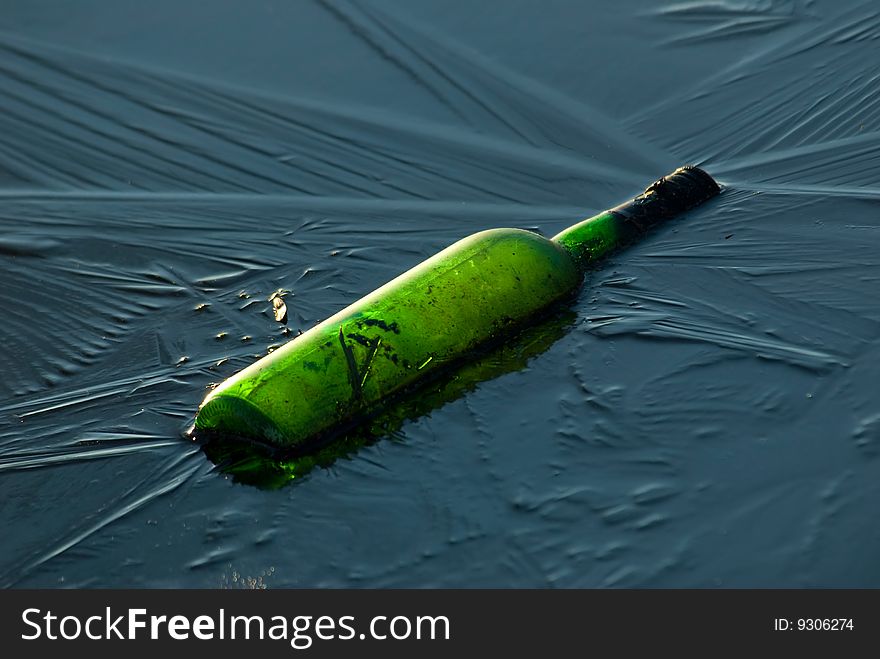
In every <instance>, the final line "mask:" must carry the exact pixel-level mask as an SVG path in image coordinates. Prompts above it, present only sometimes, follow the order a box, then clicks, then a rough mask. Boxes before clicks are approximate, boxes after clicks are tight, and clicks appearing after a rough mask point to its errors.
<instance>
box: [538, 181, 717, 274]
mask: <svg viewBox="0 0 880 659" xmlns="http://www.w3.org/2000/svg"><path fill="white" fill-rule="evenodd" d="M720 191H721V188H720V187H719V186H718V183H716V182H715V180H714V179H713V178H712V177H711V176H709V175H708V174H707V173H706V172H704V171H703V170H702V169H699V168H697V167H692V166H685V167H680V168H678V169H676V170H675V171H674V172H672V173H671V174H669V175H668V176H664V177H663V178H661V179H660V180H659V181H655V182H654V183H652V184H651V185H650V186H648V188H647V189H646V190H645V191H644V192H643V193H642V194H640V195H639V196H638V197H636V198H635V199H632V200H631V201H628V202H626V203H624V204H621V205H620V206H616V207H614V208H611V209H609V210H607V211H604V212H602V213H599V214H598V215H595V216H593V217H591V218H588V219H586V220H583V221H582V222H579V223H577V224H575V225H573V226H570V227H568V228H567V229H564V230H563V231H561V232H560V233H558V234H557V235H555V236H554V237H553V240H554V241H556V242H558V243H559V244H560V245H562V247H564V248H565V249H566V250H567V251H568V252H569V253H571V255H572V256H573V257H574V258H575V261H576V262H577V263H578V265H579V266H580V267H581V269H586V268H588V267H589V266H590V265H591V264H592V263H594V262H595V261H597V260H599V259H601V258H603V257H605V256H607V255H608V254H610V253H611V252H613V251H615V250H617V249H620V248H622V247H625V246H626V245H629V244H630V243H632V242H634V241H635V240H636V239H638V238H639V237H641V236H642V235H643V234H644V233H646V232H647V231H649V230H650V229H651V228H652V227H654V226H656V225H657V224H660V223H662V222H663V221H665V220H667V219H669V218H672V217H675V216H677V215H680V214H681V213H683V212H685V211H687V210H689V209H691V208H693V207H694V206H697V205H698V204H701V203H702V202H704V201H706V200H707V199H710V198H711V197H714V196H715V195H717V194H718V193H719V192H720Z"/></svg>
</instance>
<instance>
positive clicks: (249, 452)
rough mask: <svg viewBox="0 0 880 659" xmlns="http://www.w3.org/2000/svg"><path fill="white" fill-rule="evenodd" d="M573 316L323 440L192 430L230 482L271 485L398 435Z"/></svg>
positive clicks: (546, 323) (522, 363)
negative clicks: (281, 440) (283, 441)
mask: <svg viewBox="0 0 880 659" xmlns="http://www.w3.org/2000/svg"><path fill="white" fill-rule="evenodd" d="M575 321H576V314H575V313H574V312H573V311H571V310H570V309H567V308H563V309H557V310H555V311H554V312H553V313H552V314H551V315H550V316H548V317H546V318H544V319H543V320H541V321H539V322H538V323H537V324H535V325H532V326H530V327H528V328H526V329H524V330H522V331H521V332H519V333H517V334H515V335H514V337H513V338H512V339H508V340H507V341H505V342H503V343H501V344H500V345H495V346H494V347H491V348H488V349H484V350H481V351H479V352H478V353H477V354H476V355H475V356H474V357H473V358H472V359H469V360H467V361H462V362H461V363H458V364H455V365H454V366H452V367H451V368H449V369H447V370H446V371H445V372H443V373H442V374H440V375H438V376H437V377H435V378H433V379H431V380H429V381H428V382H426V383H425V384H422V385H421V386H419V387H418V388H416V389H413V390H412V391H408V392H407V393H406V394H405V395H403V396H399V397H398V398H396V399H395V400H393V401H392V402H391V404H390V405H388V406H387V407H385V408H383V409H382V410H381V411H380V412H378V413H377V414H375V415H373V416H367V417H364V418H361V419H358V420H357V422H356V424H355V425H354V426H353V428H352V429H350V430H349V431H348V432H342V433H340V434H338V435H337V436H335V438H334V439H332V440H331V441H329V442H324V443H321V442H318V443H316V444H309V445H308V446H307V447H297V448H293V449H277V448H275V447H272V446H269V445H266V444H261V443H254V442H245V441H242V440H241V439H239V438H234V437H230V436H228V435H222V434H218V433H204V432H201V433H200V432H199V430H198V429H196V430H195V431H194V437H195V439H196V440H198V441H200V442H201V444H202V449H203V450H204V452H205V454H206V455H207V457H208V458H209V459H210V460H211V461H212V462H213V463H214V464H215V465H216V466H217V469H218V470H219V471H221V472H222V473H224V474H227V475H228V476H229V477H231V478H232V479H233V480H234V481H235V482H238V483H243V484H247V485H254V486H257V487H260V488H264V489H275V488H279V487H282V486H284V485H287V484H288V483H290V482H292V481H296V480H298V479H300V478H302V477H303V476H305V475H306V474H308V473H309V472H310V471H312V470H313V469H315V468H321V467H328V466H330V465H332V464H333V463H334V462H335V461H336V460H340V459H346V458H349V457H350V456H352V455H353V454H354V453H356V452H357V451H358V449H360V448H362V447H364V446H367V445H369V444H372V443H373V442H375V441H377V440H379V439H383V438H386V439H387V438H390V439H394V438H401V437H402V428H403V427H404V425H405V423H406V422H407V421H409V420H415V419H418V418H420V417H423V416H425V415H427V414H430V413H431V412H432V411H434V410H437V409H439V408H441V407H442V406H443V405H445V404H446V403H449V402H452V401H454V400H457V399H459V398H461V397H462V396H464V395H465V394H466V393H468V392H469V391H472V390H474V389H475V388H476V387H477V386H478V385H479V384H480V383H482V382H486V381H489V380H492V379H494V378H497V377H499V376H501V375H504V374H505V373H512V372H515V371H519V370H522V369H524V368H525V367H526V366H527V364H528V362H529V360H531V359H532V358H534V357H536V356H537V355H540V354H541V353H543V352H545V351H546V350H547V349H549V348H550V346H552V345H553V344H554V343H555V342H556V341H557V340H559V339H560V338H561V337H562V336H564V335H565V333H566V332H567V331H568V329H569V328H570V327H571V326H572V325H573V324H574V322H575Z"/></svg>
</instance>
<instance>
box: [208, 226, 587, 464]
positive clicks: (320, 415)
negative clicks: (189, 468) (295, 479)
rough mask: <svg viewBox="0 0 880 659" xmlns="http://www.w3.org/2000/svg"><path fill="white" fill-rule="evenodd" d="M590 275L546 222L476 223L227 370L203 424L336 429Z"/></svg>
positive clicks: (268, 437) (267, 436)
mask: <svg viewBox="0 0 880 659" xmlns="http://www.w3.org/2000/svg"><path fill="white" fill-rule="evenodd" d="M582 276H583V275H582V272H581V270H580V269H579V268H578V266H577V263H576V260H575V258H574V257H573V256H572V254H571V253H570V252H569V251H568V250H566V249H565V248H564V247H562V246H561V245H560V244H559V243H557V242H555V241H553V240H549V239H547V238H544V237H542V236H540V235H538V234H535V233H532V232H529V231H523V230H520V229H491V230H488V231H482V232H479V233H476V234H473V235H472V236H469V237H467V238H464V239H462V240H460V241H458V242H457V243H455V244H454V245H451V246H450V247H448V248H446V249H445V250H443V251H442V252H440V253H438V254H436V255H435V256H433V257H431V258H429V259H428V260H426V261H424V262H422V263H420V264H419V265H417V266H415V267H414V268H412V269H411V270H409V271H407V272H405V273H404V274H402V275H400V276H399V277H397V278H396V279H394V280H392V281H390V282H388V283H387V284H385V285H384V286H382V287H381V288H379V289H377V290H375V291H374V292H372V293H371V294H369V295H367V296H365V297H363V298H361V299H360V300H358V301H357V302H355V303H353V304H351V305H350V306H348V307H346V308H345V309H343V310H342V311H340V312H339V313H337V314H336V315H334V316H332V317H331V318H328V319H327V320H325V321H323V322H322V323H320V324H318V325H316V326H315V327H313V328H311V329H310V330H308V331H307V332H305V333H303V334H301V335H300V336H298V337H296V338H295V339H293V340H291V341H290V342H288V343H287V344H285V345H284V346H282V347H281V348H279V349H278V350H275V351H274V352H272V353H270V354H269V355H267V356H266V357H264V358H262V359H260V360H259V361H257V362H256V363H254V364H252V365H251V366H249V367H247V368H245V369H244V370H242V371H241V372H239V373H238V374H236V375H234V376H232V377H231V378H229V379H228V380H226V381H225V382H223V383H222V384H221V385H219V386H218V387H217V388H216V389H214V390H213V391H212V392H210V393H209V395H208V396H207V397H206V398H205V400H204V402H203V403H202V405H201V407H200V409H199V412H198V414H197V416H196V424H195V425H196V428H198V429H200V430H211V431H218V432H222V433H225V434H231V435H238V436H243V437H247V438H249V439H255V440H259V441H263V442H267V443H269V444H272V445H276V446H285V447H292V446H298V445H301V444H303V443H305V442H308V441H310V440H312V439H315V438H318V437H320V436H322V435H325V434H329V433H332V432H334V431H335V430H338V429H340V428H344V427H345V426H346V425H350V424H351V423H354V422H356V421H357V420H358V419H359V418H363V417H365V416H369V415H370V414H371V413H373V412H375V411H377V410H378V409H380V408H381V407H382V406H383V405H385V404H386V403H387V402H388V401H390V400H391V399H393V398H394V397H395V396H396V395H398V394H400V393H402V392H404V391H406V390H407V389H409V388H410V387H412V386H414V385H416V384H417V383H418V382H421V381H423V380H425V379H427V378H430V377H431V376H432V375H434V374H436V373H437V372H440V371H442V370H444V369H445V368H447V367H449V366H450V365H451V364H453V363H454V362H455V361H456V360H458V359H460V358H462V357H463V356H466V355H467V354H468V353H471V352H473V351H474V350H475V349H478V348H479V347H481V346H483V345H487V344H491V343H492V342H493V340H497V339H501V338H503V337H504V336H506V335H508V334H509V333H511V332H512V331H515V330H516V329H517V327H520V326H522V325H523V324H525V323H527V322H528V321H529V320H531V319H533V318H534V317H535V316H537V315H539V314H541V312H543V311H545V310H547V309H548V308H549V307H552V306H553V305H554V304H555V303H557V302H558V301H560V300H561V299H563V298H565V297H567V296H569V295H571V294H572V293H573V292H574V291H576V290H577V288H578V287H579V285H580V283H581V281H582Z"/></svg>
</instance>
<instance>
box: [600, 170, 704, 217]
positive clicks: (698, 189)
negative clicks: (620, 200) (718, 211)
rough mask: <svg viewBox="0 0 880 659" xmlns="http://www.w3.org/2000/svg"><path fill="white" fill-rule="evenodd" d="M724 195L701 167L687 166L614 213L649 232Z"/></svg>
mask: <svg viewBox="0 0 880 659" xmlns="http://www.w3.org/2000/svg"><path fill="white" fill-rule="evenodd" d="M719 192H721V187H720V186H719V185H718V183H716V182H715V179H713V178H712V177H711V176H709V175H708V174H707V173H706V172H704V171H703V170H702V169H700V168H699V167H694V166H693V165H685V166H684V167H679V168H678V169H676V170H675V171H674V172H672V173H671V174H668V175H666V176H664V177H663V178H661V179H660V180H659V181H655V182H654V183H652V184H651V185H649V186H648V188H647V189H646V190H645V191H644V192H643V193H642V194H640V195H639V196H638V197H636V198H635V199H633V200H632V201H628V202H626V203H625V204H621V205H620V206H617V207H615V208H612V209H610V212H612V213H616V214H617V215H621V216H623V217H624V218H626V219H627V220H629V221H630V222H632V223H633V224H635V225H636V226H637V227H638V228H639V229H641V230H646V229H649V228H650V227H652V226H653V225H655V224H657V223H658V222H661V221H663V220H665V219H668V218H670V217H673V216H675V215H678V214H680V213H683V212H684V211H686V210H688V209H691V208H693V207H694V206H696V205H698V204H701V203H702V202H704V201H706V200H707V199H710V198H711V197H714V196H715V195H717V194H718V193H719Z"/></svg>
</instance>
